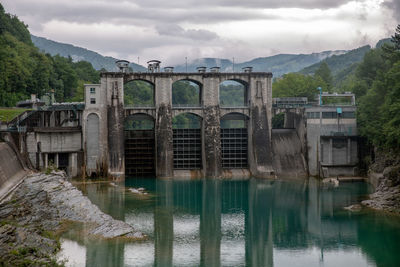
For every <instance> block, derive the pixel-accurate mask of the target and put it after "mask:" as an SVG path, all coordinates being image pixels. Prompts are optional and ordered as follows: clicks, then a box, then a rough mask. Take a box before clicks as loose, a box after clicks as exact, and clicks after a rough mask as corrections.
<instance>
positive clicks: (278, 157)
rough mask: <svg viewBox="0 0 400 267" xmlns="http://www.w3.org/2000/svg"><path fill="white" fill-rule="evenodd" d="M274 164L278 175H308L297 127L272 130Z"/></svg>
mask: <svg viewBox="0 0 400 267" xmlns="http://www.w3.org/2000/svg"><path fill="white" fill-rule="evenodd" d="M272 150H273V153H274V156H273V166H274V170H275V172H276V175H277V176H278V177H290V178H299V177H301V178H304V177H307V162H306V159H305V157H304V151H303V147H302V143H301V142H300V138H299V136H298V135H297V132H296V130H295V129H274V130H272Z"/></svg>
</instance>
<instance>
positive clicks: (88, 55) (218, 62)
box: [31, 35, 347, 77]
mask: <svg viewBox="0 0 400 267" xmlns="http://www.w3.org/2000/svg"><path fill="white" fill-rule="evenodd" d="M31 39H32V42H33V43H34V45H35V46H37V47H38V48H39V49H40V50H42V51H44V52H46V53H49V54H51V55H57V54H59V55H60V56H63V57H68V56H70V57H71V58H72V59H73V60H74V61H79V60H85V61H89V62H90V63H92V65H93V67H94V68H95V69H97V70H100V69H102V68H104V69H106V70H108V71H116V70H117V69H116V67H115V61H116V60H117V59H115V58H113V57H104V56H102V55H100V54H99V53H96V52H94V51H90V50H88V49H85V48H81V47H77V46H73V45H70V44H64V43H60V42H55V41H51V40H48V39H46V38H42V37H37V36H34V35H31ZM346 52H347V51H344V50H338V51H324V52H321V53H312V54H279V55H275V56H270V57H260V58H255V59H252V60H250V61H246V62H240V63H238V62H236V63H235V66H234V68H235V71H241V69H242V68H243V67H247V66H251V67H253V71H261V72H272V73H273V75H274V77H280V76H282V75H283V74H285V73H289V72H297V71H300V70H301V69H303V68H305V67H307V66H310V65H312V64H315V63H318V62H320V61H321V60H324V59H326V58H328V57H330V56H335V55H342V54H344V53H346ZM165 66H166V65H163V67H165ZM200 66H205V67H207V68H211V67H215V66H218V67H220V68H221V71H222V72H231V71H232V69H233V62H232V61H231V60H229V59H220V58H200V59H195V60H193V61H190V62H188V64H187V71H188V72H195V71H196V68H197V67H200ZM130 67H131V68H132V69H133V70H134V71H146V68H145V67H143V66H140V65H138V64H135V63H131V64H130ZM174 67H175V70H174V71H175V72H186V64H180V65H176V66H174Z"/></svg>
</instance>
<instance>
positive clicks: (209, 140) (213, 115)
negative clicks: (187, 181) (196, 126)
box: [203, 106, 222, 177]
mask: <svg viewBox="0 0 400 267" xmlns="http://www.w3.org/2000/svg"><path fill="white" fill-rule="evenodd" d="M204 113H205V116H204V135H203V136H204V138H203V140H204V142H203V143H204V151H205V153H204V155H205V169H206V171H205V175H206V177H220V176H221V171H222V157H221V129H220V110H219V107H218V106H208V107H205V109H204Z"/></svg>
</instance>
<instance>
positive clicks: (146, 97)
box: [124, 79, 155, 108]
mask: <svg viewBox="0 0 400 267" xmlns="http://www.w3.org/2000/svg"><path fill="white" fill-rule="evenodd" d="M154 105H155V85H154V83H152V82H151V81H148V80H143V79H134V80H130V81H127V82H126V83H125V84H124V106H125V107H128V108H129V107H154Z"/></svg>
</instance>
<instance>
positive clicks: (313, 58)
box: [175, 50, 346, 77]
mask: <svg viewBox="0 0 400 267" xmlns="http://www.w3.org/2000/svg"><path fill="white" fill-rule="evenodd" d="M344 53H346V51H343V50H338V51H324V52H321V53H312V54H297V55H296V54H279V55H275V56H270V57H260V58H255V59H252V60H250V61H246V62H241V63H235V66H234V68H235V71H241V69H242V68H244V67H247V66H251V67H253V71H260V72H272V73H273V75H274V77H280V76H282V75H283V74H285V73H289V72H297V71H299V70H301V69H303V68H305V67H307V66H309V65H312V64H314V63H317V62H320V61H321V60H323V59H325V58H327V57H330V56H334V55H341V54H344ZM200 66H204V67H207V68H211V67H215V66H218V67H220V68H221V71H222V72H230V71H232V69H233V62H232V61H231V60H229V59H219V58H201V59H195V60H193V61H191V62H189V63H188V65H187V71H188V72H193V71H196V68H197V67H200ZM175 71H176V72H185V71H186V64H181V65H177V66H175Z"/></svg>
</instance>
